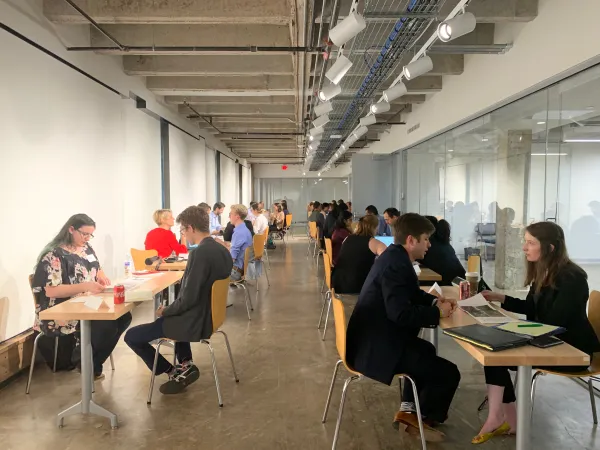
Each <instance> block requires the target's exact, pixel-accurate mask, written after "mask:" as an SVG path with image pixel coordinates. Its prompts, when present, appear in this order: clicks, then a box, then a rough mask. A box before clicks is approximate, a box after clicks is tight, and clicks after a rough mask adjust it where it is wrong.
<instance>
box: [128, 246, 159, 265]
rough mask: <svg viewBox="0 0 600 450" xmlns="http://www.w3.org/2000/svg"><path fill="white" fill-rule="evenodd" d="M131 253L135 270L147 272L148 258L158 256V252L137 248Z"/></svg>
mask: <svg viewBox="0 0 600 450" xmlns="http://www.w3.org/2000/svg"><path fill="white" fill-rule="evenodd" d="M130 252H131V258H132V259H133V268H134V269H135V270H145V269H146V267H147V266H146V258H152V257H153V256H158V252H157V251H156V250H138V249H137V248H132V249H131V250H130Z"/></svg>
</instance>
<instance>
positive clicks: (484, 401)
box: [477, 395, 488, 411]
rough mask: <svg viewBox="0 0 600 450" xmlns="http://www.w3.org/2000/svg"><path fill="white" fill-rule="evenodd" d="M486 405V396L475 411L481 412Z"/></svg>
mask: <svg viewBox="0 0 600 450" xmlns="http://www.w3.org/2000/svg"><path fill="white" fill-rule="evenodd" d="M487 404H488V398H487V395H486V396H485V398H484V399H483V401H482V402H481V405H479V406H478V407H477V411H483V408H485V407H486V405H487Z"/></svg>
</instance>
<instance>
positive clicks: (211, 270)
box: [93, 206, 247, 394]
mask: <svg viewBox="0 0 600 450" xmlns="http://www.w3.org/2000/svg"><path fill="white" fill-rule="evenodd" d="M177 223H179V224H180V226H181V229H180V231H181V235H182V236H184V237H185V238H186V239H187V241H188V242H190V243H192V244H194V245H197V247H196V249H195V250H194V251H193V252H191V253H190V256H189V259H188V263H187V266H186V268H185V272H184V273H183V278H182V280H181V289H180V291H179V294H178V296H177V298H176V300H175V301H174V302H173V303H172V304H171V305H169V306H167V307H162V306H161V307H160V308H159V309H158V311H157V312H156V315H157V316H158V318H157V319H156V320H155V321H154V322H152V323H148V324H144V325H138V326H136V327H133V328H131V329H129V330H128V331H127V333H126V334H125V343H126V344H127V345H128V346H129V347H130V348H131V349H132V350H133V351H134V352H135V353H136V354H137V355H138V356H139V357H140V358H141V359H142V360H143V361H144V363H145V364H146V366H147V367H148V369H150V370H152V367H153V364H154V358H155V354H156V350H155V348H154V347H153V346H152V345H151V342H152V341H154V340H156V339H161V338H168V339H173V340H175V341H176V343H175V355H176V357H177V361H178V364H177V365H176V366H173V365H172V364H171V363H170V362H169V361H167V360H166V359H165V358H164V357H163V356H162V355H159V357H158V363H157V366H156V374H157V375H160V374H163V373H165V374H167V375H168V377H169V379H168V381H167V382H166V383H164V384H163V385H162V386H160V392H161V393H163V394H177V393H180V392H182V391H183V390H184V389H185V388H186V386H189V385H190V384H191V383H193V382H194V381H196V380H197V379H198V378H199V376H200V371H199V370H198V368H197V367H196V366H195V365H194V362H193V359H192V349H191V346H190V342H199V341H201V340H202V339H209V338H210V336H211V335H212V332H213V324H212V307H211V295H212V285H213V283H214V282H215V281H217V280H222V279H225V278H228V277H229V275H230V273H231V268H232V265H233V261H232V258H231V256H230V254H229V252H227V250H226V249H225V248H224V247H223V246H222V245H219V244H218V243H217V241H216V240H215V239H213V238H211V237H210V225H209V215H208V214H207V212H206V210H205V209H202V208H200V207H198V206H190V207H188V208H186V209H185V210H184V211H183V212H182V213H181V214H179V216H177ZM242 227H243V228H244V229H245V227H244V226H243V225H242ZM246 231H247V230H246ZM93 323H94V322H93ZM95 362H96V360H95V359H94V363H95Z"/></svg>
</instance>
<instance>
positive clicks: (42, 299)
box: [32, 214, 131, 379]
mask: <svg viewBox="0 0 600 450" xmlns="http://www.w3.org/2000/svg"><path fill="white" fill-rule="evenodd" d="M95 230H96V224H95V222H94V221H93V220H92V219H91V218H90V217H88V216H87V215H85V214H75V215H74V216H72V217H71V218H70V219H69V220H67V223H65V224H64V225H63V227H62V228H61V230H60V231H59V233H58V234H57V235H56V236H55V237H54V239H52V240H51V241H50V243H49V244H48V245H46V247H44V250H42V253H41V254H40V256H39V257H38V260H37V265H36V268H35V274H34V276H33V283H32V287H33V294H34V296H35V304H36V308H35V314H36V319H35V325H34V329H36V330H38V331H41V332H42V333H44V335H46V336H52V337H55V336H64V335H70V334H73V333H77V334H76V337H77V341H79V339H78V334H79V322H78V321H77V320H74V321H64V322H61V321H54V320H44V321H40V320H39V313H40V311H43V310H45V309H48V308H51V307H53V306H54V305H58V304H60V303H63V302H65V301H67V300H69V299H70V298H73V297H77V296H79V295H81V294H85V293H91V294H99V293H100V292H102V291H103V290H104V287H105V286H108V285H110V280H109V279H108V277H107V276H106V275H105V274H104V271H103V270H102V267H101V266H100V262H99V261H98V257H97V256H96V253H95V252H94V249H93V248H92V247H90V245H89V244H88V242H89V240H90V239H92V238H93V237H94V234H93V233H94V231H95ZM130 323H131V314H130V313H127V314H125V315H123V316H121V317H120V318H119V319H117V320H93V321H92V351H93V359H94V376H95V377H96V379H100V378H102V377H103V375H102V365H103V364H104V361H106V360H107V359H108V357H109V356H110V354H111V353H112V351H113V350H114V348H115V346H116V345H117V342H118V341H119V338H120V337H121V334H123V332H124V331H125V330H126V329H127V327H128V326H129V324H130ZM75 350H76V351H75V352H73V360H74V361H73V362H74V364H79V361H80V359H81V351H80V349H79V344H77V347H76V348H75Z"/></svg>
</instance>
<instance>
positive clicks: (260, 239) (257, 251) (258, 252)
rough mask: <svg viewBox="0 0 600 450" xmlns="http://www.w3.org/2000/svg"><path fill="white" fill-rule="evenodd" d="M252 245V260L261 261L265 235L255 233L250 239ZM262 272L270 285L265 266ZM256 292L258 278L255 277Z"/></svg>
mask: <svg viewBox="0 0 600 450" xmlns="http://www.w3.org/2000/svg"><path fill="white" fill-rule="evenodd" d="M252 245H253V247H254V260H255V261H261V262H262V257H263V254H264V252H265V236H264V235H262V234H255V235H254V237H253V239H252ZM263 273H264V274H265V276H266V277H267V284H268V285H269V286H271V282H270V281H269V274H268V273H267V270H266V267H265V269H264V270H263ZM256 292H258V278H257V279H256Z"/></svg>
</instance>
